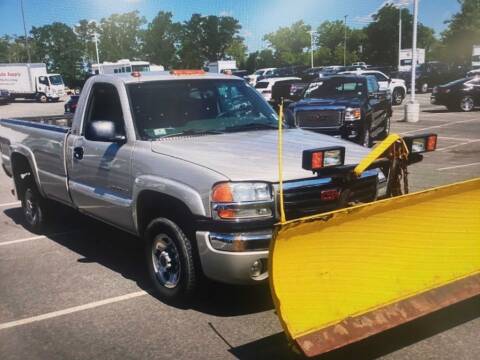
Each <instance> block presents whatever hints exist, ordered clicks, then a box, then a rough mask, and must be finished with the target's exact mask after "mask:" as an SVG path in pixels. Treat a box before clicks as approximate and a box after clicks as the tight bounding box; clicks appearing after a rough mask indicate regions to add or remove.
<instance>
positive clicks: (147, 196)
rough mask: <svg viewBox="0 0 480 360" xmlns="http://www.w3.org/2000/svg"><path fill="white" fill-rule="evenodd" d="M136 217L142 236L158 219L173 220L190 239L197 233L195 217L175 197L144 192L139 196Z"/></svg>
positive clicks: (149, 191) (154, 192)
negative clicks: (149, 225)
mask: <svg viewBox="0 0 480 360" xmlns="http://www.w3.org/2000/svg"><path fill="white" fill-rule="evenodd" d="M136 217H137V224H138V230H139V233H140V235H141V236H143V234H144V231H145V229H146V227H147V226H148V224H149V223H150V222H151V221H152V220H153V219H155V218H158V217H165V218H168V219H170V220H172V221H173V222H175V223H176V224H177V225H178V226H179V227H180V228H181V229H182V230H183V231H184V232H185V234H186V235H187V236H188V237H190V238H191V236H193V235H194V232H195V227H194V223H193V221H194V217H193V214H192V212H191V211H190V209H189V208H188V207H187V205H185V203H183V202H182V201H181V200H178V199H177V198H174V197H173V196H170V195H166V194H162V193H158V192H156V191H151V190H144V191H142V192H141V193H140V194H139V195H138V198H137V204H136Z"/></svg>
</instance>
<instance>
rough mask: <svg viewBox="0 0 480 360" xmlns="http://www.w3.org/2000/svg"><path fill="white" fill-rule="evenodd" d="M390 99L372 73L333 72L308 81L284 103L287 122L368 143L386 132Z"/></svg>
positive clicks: (365, 144)
mask: <svg viewBox="0 0 480 360" xmlns="http://www.w3.org/2000/svg"><path fill="white" fill-rule="evenodd" d="M391 116H392V101H391V97H390V95H389V93H388V92H387V91H380V90H379V86H378V82H377V80H376V79H375V77H374V76H357V75H334V76H331V77H328V78H323V79H319V80H316V81H314V82H311V83H310V84H309V85H308V87H307V88H306V89H305V90H304V91H303V93H302V96H301V99H300V100H299V101H297V102H294V103H291V104H289V105H288V106H286V110H285V119H286V121H287V123H288V124H289V125H292V126H296V127H300V128H303V129H307V130H312V131H315V132H320V133H324V134H328V135H333V136H340V137H342V138H344V139H348V140H351V141H354V142H356V143H358V144H361V145H364V146H368V147H370V146H372V144H373V141H375V140H382V139H384V138H385V137H386V136H387V135H388V134H389V132H390V117H391Z"/></svg>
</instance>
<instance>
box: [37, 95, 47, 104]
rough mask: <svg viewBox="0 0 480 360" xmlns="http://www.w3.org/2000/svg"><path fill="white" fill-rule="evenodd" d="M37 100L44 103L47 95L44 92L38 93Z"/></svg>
mask: <svg viewBox="0 0 480 360" xmlns="http://www.w3.org/2000/svg"><path fill="white" fill-rule="evenodd" d="M37 99H38V101H39V102H41V103H42V104H45V103H47V102H48V97H47V95H45V94H40V95H38V98H37Z"/></svg>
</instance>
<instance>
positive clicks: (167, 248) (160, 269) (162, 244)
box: [152, 234, 181, 289]
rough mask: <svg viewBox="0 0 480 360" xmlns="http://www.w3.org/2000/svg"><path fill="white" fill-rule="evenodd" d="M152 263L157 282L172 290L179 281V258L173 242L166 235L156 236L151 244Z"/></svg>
mask: <svg viewBox="0 0 480 360" xmlns="http://www.w3.org/2000/svg"><path fill="white" fill-rule="evenodd" d="M152 262H153V269H154V272H155V275H156V279H157V281H158V282H159V283H160V285H162V286H164V287H166V288H168V289H172V288H174V287H176V286H177V284H178V282H179V280H180V270H181V267H180V257H179V252H178V249H177V247H176V246H175V243H174V242H173V240H172V239H171V238H170V237H169V236H168V235H166V234H158V235H157V236H156V237H155V239H154V240H153V244H152Z"/></svg>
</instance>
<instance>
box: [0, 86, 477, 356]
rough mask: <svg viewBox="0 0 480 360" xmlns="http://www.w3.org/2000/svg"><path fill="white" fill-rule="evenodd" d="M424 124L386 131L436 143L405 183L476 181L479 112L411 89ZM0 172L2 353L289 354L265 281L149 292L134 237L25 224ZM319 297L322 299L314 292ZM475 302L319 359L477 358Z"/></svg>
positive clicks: (398, 124) (59, 108)
mask: <svg viewBox="0 0 480 360" xmlns="http://www.w3.org/2000/svg"><path fill="white" fill-rule="evenodd" d="M419 101H420V102H421V111H422V112H421V118H420V119H421V120H420V122H418V123H416V124H410V123H405V122H402V121H401V120H402V119H403V107H397V108H396V109H395V113H394V117H393V119H392V131H393V132H397V133H401V134H411V133H415V132H435V133H437V134H438V136H439V141H438V146H437V148H438V150H437V151H436V152H435V153H431V154H428V155H426V158H425V160H424V161H423V162H422V163H420V164H416V165H414V166H412V167H411V168H410V185H411V190H413V191H415V190H421V189H425V188H429V187H432V186H437V185H442V184H447V183H451V182H454V181H461V180H466V179H470V178H473V177H478V176H480V156H479V155H480V111H478V110H477V111H474V112H472V113H452V112H447V110H446V109H445V108H443V107H439V106H434V105H430V104H429V95H420V96H419ZM61 113H63V103H52V104H37V103H32V102H20V103H14V104H10V105H6V106H2V107H0V118H4V117H15V116H35V115H54V114H61ZM10 188H11V183H10V179H9V178H7V177H6V176H5V175H4V174H3V172H2V173H1V174H0V224H1V225H0V230H1V231H0V357H1V358H2V359H92V358H102V359H109V358H115V359H117V358H123V359H138V358H142V359H147V358H152V359H153V358H157V359H158V358H160V359H162V358H175V359H191V358H195V359H229V358H231V359H235V358H237V359H266V358H268V359H296V358H299V356H298V355H296V354H295V353H293V352H292V351H291V350H290V349H289V347H288V344H287V342H286V339H285V336H284V335H283V333H282V329H281V326H280V323H279V321H278V318H277V317H276V315H275V312H274V307H273V304H272V301H271V299H270V294H269V289H268V287H267V286H258V287H234V286H225V285H219V284H207V285H206V288H205V290H204V291H202V292H201V293H200V294H199V297H198V300H197V301H196V302H195V303H194V304H193V305H192V306H191V307H190V308H176V307H172V306H168V305H165V304H164V303H162V302H160V301H159V300H157V299H156V298H155V297H154V296H153V295H151V294H150V293H149V283H148V277H147V272H146V269H145V266H144V264H143V249H142V246H141V244H140V242H139V241H136V239H134V238H132V237H131V236H129V235H127V234H125V233H122V232H120V231H117V230H115V229H113V228H111V227H109V226H107V225H103V224H101V223H99V222H97V221H94V220H91V219H88V218H86V217H84V216H81V215H78V214H76V213H73V212H69V211H62V212H60V213H59V216H58V219H57V221H55V222H54V223H53V224H52V226H51V229H49V231H48V233H47V234H46V235H45V236H43V235H42V236H39V235H36V234H32V233H30V232H28V231H27V230H26V229H25V228H24V227H23V226H22V214H21V211H20V207H19V203H18V202H16V200H15V199H14V198H13V197H12V196H11V194H10ZM318 301H321V299H318ZM479 334H480V298H478V297H477V298H474V299H471V300H469V301H466V302H463V303H461V304H458V305H455V306H453V307H450V308H447V309H444V310H442V311H440V312H437V313H435V314H432V315H430V316H427V317H425V318H422V319H420V320H418V321H414V322H412V323H410V324H406V325H404V326H401V327H400V328H397V329H395V330H391V331H388V332H385V333H383V334H381V335H379V336H375V337H373V338H370V339H368V340H366V341H363V342H360V343H358V344H355V345H353V346H349V347H347V348H344V349H341V350H339V351H336V352H333V353H331V354H328V355H327V356H323V357H322V359H370V358H382V359H478V358H479V356H480V355H479V354H480V341H479Z"/></svg>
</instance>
